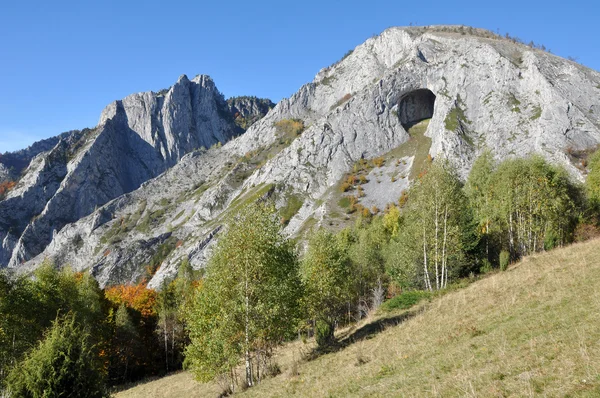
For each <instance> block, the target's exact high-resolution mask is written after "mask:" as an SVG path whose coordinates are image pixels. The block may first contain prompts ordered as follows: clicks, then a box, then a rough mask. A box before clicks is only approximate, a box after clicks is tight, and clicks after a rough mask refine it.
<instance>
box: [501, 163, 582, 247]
mask: <svg viewBox="0 0 600 398" xmlns="http://www.w3.org/2000/svg"><path fill="white" fill-rule="evenodd" d="M490 190H491V192H492V195H491V202H490V204H491V208H492V209H493V211H494V213H493V220H494V221H493V222H495V223H496V225H497V226H498V227H499V228H500V230H501V231H502V242H503V246H504V247H505V248H507V249H508V250H509V252H510V254H511V256H512V257H513V258H517V257H519V256H523V255H527V254H530V253H533V252H536V251H540V250H544V249H549V248H552V247H554V246H562V245H563V244H565V243H566V242H569V241H570V240H571V239H572V234H573V230H574V228H575V226H576V223H577V220H578V217H579V215H580V209H581V204H582V199H581V192H580V189H579V187H578V186H577V185H575V184H573V183H572V182H571V181H570V179H569V177H568V174H567V173H566V171H565V170H564V169H562V168H560V167H557V166H553V165H550V164H548V163H547V162H546V161H545V160H544V159H543V158H541V157H538V156H534V157H532V158H527V159H514V160H507V161H505V162H503V163H501V164H500V165H499V166H498V168H497V170H496V171H495V172H494V173H493V174H492V177H491V186H490Z"/></svg>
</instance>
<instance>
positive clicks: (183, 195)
mask: <svg viewBox="0 0 600 398" xmlns="http://www.w3.org/2000/svg"><path fill="white" fill-rule="evenodd" d="M248 98H250V99H252V98H253V97H248ZM257 100H258V99H256V100H254V101H255V102H254V103H242V102H241V101H238V102H236V101H230V102H229V103H228V102H226V101H225V100H224V99H223V98H222V96H221V95H220V94H218V91H217V90H216V88H215V87H214V83H213V82H212V80H210V78H208V77H207V76H199V77H196V78H195V79H193V80H191V81H190V80H188V79H187V78H186V77H181V78H180V79H179V80H178V82H177V83H176V84H175V85H174V86H173V87H171V88H170V89H169V90H168V91H167V92H164V93H160V94H156V93H140V94H134V95H131V96H129V97H127V98H125V99H123V100H121V101H116V102H114V103H112V104H110V105H109V106H108V107H107V108H106V109H105V110H104V111H103V113H102V116H101V119H100V124H99V126H98V127H97V128H95V129H94V130H93V132H92V133H89V135H84V136H83V137H82V138H81V139H80V140H78V144H77V145H66V144H60V143H59V144H57V145H56V146H55V147H54V148H53V149H52V150H50V151H49V152H45V153H44V154H43V155H40V156H38V157H36V158H35V159H34V160H33V161H32V162H31V165H30V166H29V169H28V171H27V172H26V173H25V175H24V176H23V178H22V179H21V180H20V181H19V184H18V185H17V187H15V189H14V190H13V191H11V192H10V194H9V196H8V197H7V199H6V200H4V201H3V202H0V242H2V248H1V249H0V265H4V266H9V267H11V268H14V269H18V270H20V271H22V272H24V271H27V270H29V269H31V268H33V267H36V266H37V265H38V264H39V263H40V262H41V261H43V260H44V259H45V258H50V259H52V260H54V261H55V262H56V263H57V264H59V265H65V264H70V265H71V266H73V267H74V268H76V269H78V270H90V272H92V273H93V274H94V275H95V276H96V278H98V280H99V281H100V282H101V284H102V285H107V284H112V283H131V282H136V281H140V280H142V279H144V278H146V279H149V280H150V286H153V287H158V286H160V284H161V283H162V281H163V280H165V279H169V278H171V277H172V276H173V275H174V273H175V271H176V269H177V267H178V264H179V263H180V262H181V261H182V260H183V259H185V258H187V259H189V260H190V262H191V263H192V265H193V266H194V267H196V268H198V267H202V266H203V265H204V264H205V263H206V261H207V259H208V258H209V257H210V249H211V247H212V245H214V243H215V241H216V239H218V236H219V231H220V228H221V226H222V225H223V223H224V222H225V221H226V220H227V218H228V217H230V216H231V215H232V214H234V213H235V212H236V211H237V210H239V208H241V206H243V205H245V204H247V203H250V202H252V201H254V200H257V199H259V198H261V197H265V196H269V197H271V198H272V199H273V200H274V201H275V203H276V204H277V206H278V208H279V209H280V212H281V214H282V222H284V223H285V225H286V232H287V233H288V234H290V235H292V236H299V237H302V235H303V234H304V233H305V232H306V231H307V230H308V229H310V228H311V227H314V226H318V225H324V226H328V227H330V228H341V227H342V226H343V225H346V224H347V223H348V222H350V220H349V216H347V215H346V214H345V213H346V211H345V208H344V198H346V200H347V198H348V194H346V193H343V192H341V191H342V190H341V189H340V186H341V184H342V180H344V179H346V178H347V177H348V175H349V174H351V173H352V172H353V170H354V169H355V168H356V167H357V165H358V166H360V167H367V166H365V164H366V163H365V162H366V161H367V160H373V159H380V160H378V161H377V162H373V161H371V162H367V163H368V164H369V166H368V170H367V171H366V172H367V173H368V179H369V183H368V184H365V185H364V197H361V198H359V200H360V203H363V204H364V205H365V206H368V207H369V208H371V207H374V208H379V209H382V208H384V207H385V205H386V204H387V203H392V202H396V201H397V199H398V197H399V195H400V194H401V193H402V191H404V190H405V189H406V188H408V186H409V185H410V183H411V181H412V180H413V179H414V178H415V176H416V174H417V171H418V170H419V168H420V167H421V165H422V163H423V160H424V159H425V158H427V157H428V156H430V157H432V158H438V157H441V158H447V159H448V160H449V161H450V162H451V163H452V164H454V165H455V166H456V167H457V168H458V170H459V172H460V174H461V175H462V176H463V177H465V176H466V175H467V173H468V171H469V169H470V167H471V165H472V163H473V161H474V160H475V159H476V157H477V156H478V155H479V154H480V153H481V152H482V151H483V150H484V149H485V148H489V149H491V150H492V151H493V153H494V155H495V156H496V157H497V158H505V157H511V156H524V155H527V154H531V153H538V154H541V155H542V156H544V157H545V158H547V159H548V160H550V161H552V162H554V163H557V164H561V165H563V166H565V167H566V168H567V170H568V171H569V172H570V173H571V174H572V175H573V177H574V178H577V179H583V178H585V174H586V168H585V162H584V161H582V158H581V156H580V155H579V154H585V153H588V152H589V151H592V150H594V149H595V148H596V147H597V145H598V144H599V143H600V73H598V72H597V71H594V70H591V69H588V68H585V67H583V66H581V65H578V64H576V63H574V62H572V61H568V60H565V59H562V58H560V57H557V56H554V55H552V54H549V53H547V52H544V51H542V50H540V49H537V48H532V47H528V46H526V45H523V44H520V43H516V42H514V41H511V40H508V39H506V38H502V37H499V36H497V35H495V34H493V33H492V32H488V31H485V30H481V29H474V28H467V29H465V28H464V27H457V26H431V27H410V28H390V29H387V30H386V31H384V32H383V33H382V34H381V35H379V36H376V37H373V38H371V39H369V40H367V41H366V42H365V43H363V44H361V45H359V46H358V47H356V48H355V49H354V50H353V51H352V52H349V53H348V54H347V55H346V56H345V57H344V58H343V59H341V60H340V61H339V62H337V63H335V64H334V65H331V66H329V67H326V68H323V69H322V70H321V71H319V73H318V74H317V75H316V77H315V79H314V80H313V81H312V82H311V83H308V84H306V85H304V86H302V87H301V88H300V89H299V90H298V92H296V93H295V94H294V95H292V96H291V97H290V98H286V99H283V100H281V101H280V102H279V103H278V104H277V105H275V106H274V107H272V109H270V110H267V108H271V105H270V104H268V103H266V102H264V101H262V100H258V101H257ZM244 101H246V100H244ZM234 109H235V111H234ZM265 110H267V112H266V114H265V115H264V117H263V116H262V115H263V112H264V111H265ZM246 111H248V112H250V115H251V117H250V118H249V117H248V115H245V114H244V112H246ZM232 113H234V114H233V115H232ZM252 114H253V115H254V116H252ZM237 117H242V118H244V120H237V121H236V118H237ZM252 118H255V119H256V120H254V121H253V123H252V124H251V125H250V126H249V127H248V125H246V127H248V129H247V131H246V132H245V133H243V134H241V132H242V131H243V129H242V128H241V126H243V125H244V124H243V123H245V122H246V121H248V120H250V119H252ZM61 142H62V141H61ZM74 147H77V148H79V149H77V150H76V151H73V150H72V148H74ZM582 156H584V155H582ZM374 164H376V166H374ZM159 249H160V250H159Z"/></svg>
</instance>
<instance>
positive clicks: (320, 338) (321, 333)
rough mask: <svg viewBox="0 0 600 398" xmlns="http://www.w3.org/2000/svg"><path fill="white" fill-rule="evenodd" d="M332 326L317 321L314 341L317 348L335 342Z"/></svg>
mask: <svg viewBox="0 0 600 398" xmlns="http://www.w3.org/2000/svg"><path fill="white" fill-rule="evenodd" d="M333 332H334V328H333V326H332V325H331V324H330V323H328V322H325V321H322V320H318V321H317V322H316V325H315V340H316V341H317V345H318V346H319V347H328V346H331V345H332V344H333V342H334V341H335V337H334V334H333Z"/></svg>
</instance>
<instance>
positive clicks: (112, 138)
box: [0, 76, 241, 267]
mask: <svg viewBox="0 0 600 398" xmlns="http://www.w3.org/2000/svg"><path fill="white" fill-rule="evenodd" d="M240 132H241V130H240V128H239V127H237V126H236V125H235V124H234V123H233V118H232V117H231V115H230V114H229V113H228V110H227V104H226V102H225V100H224V98H223V96H222V95H221V94H220V93H219V91H218V90H217V88H216V87H215V85H214V83H213V81H212V80H211V79H210V78H209V77H207V76H198V77H196V78H195V79H193V80H191V81H190V80H188V79H187V77H185V76H182V77H181V78H180V79H179V80H178V81H177V83H176V84H175V85H174V86H173V87H171V88H170V89H169V90H168V91H167V92H166V94H164V95H159V94H156V93H153V92H147V93H140V94H134V95H131V96H129V97H127V98H125V99H123V100H121V101H115V102H113V103H112V104H110V105H109V106H108V107H107V108H106V109H105V110H104V111H103V112H102V115H101V117H100V123H99V124H98V126H97V127H96V128H95V129H93V130H86V131H84V132H73V133H69V134H66V135H61V136H59V137H55V138H53V139H50V140H46V141H44V142H42V143H38V144H36V145H35V146H34V147H32V148H33V149H32V148H30V150H29V151H26V152H23V153H16V154H6V155H5V156H3V157H4V158H8V159H13V158H15V159H23V160H26V159H27V157H28V156H31V155H34V156H35V157H34V158H33V160H30V161H29V162H30V163H29V166H28V169H27V171H26V173H25V175H24V177H23V178H21V180H20V181H19V182H18V184H17V186H16V187H15V188H14V189H13V190H12V191H11V192H10V193H9V194H8V196H7V198H6V200H4V201H2V202H0V241H1V242H2V247H1V248H0V264H1V265H8V266H10V267H18V266H19V265H20V264H22V263H24V262H26V261H28V260H29V259H31V258H32V257H34V256H36V255H38V254H39V253H41V252H42V251H43V250H44V249H45V248H46V247H47V246H48V244H50V243H51V242H52V240H53V239H54V236H55V234H56V233H57V232H58V231H60V230H61V229H62V228H63V227H64V226H65V225H66V224H69V223H72V222H75V221H77V220H79V219H80V218H82V217H85V216H87V215H88V214H90V213H92V212H93V211H94V210H95V209H96V208H97V207H98V206H101V205H103V204H105V203H107V202H108V201H110V200H111V199H114V198H116V197H118V196H121V195H123V194H125V193H127V192H131V191H133V190H135V189H137V188H139V187H140V185H141V184H142V183H144V182H146V181H148V180H149V179H151V178H153V177H156V176H157V175H159V174H161V173H162V172H164V171H165V170H166V169H167V168H169V167H171V166H173V165H174V164H176V163H177V162H178V161H179V160H180V159H181V157H183V156H184V155H185V154H186V153H188V152H190V151H192V150H193V149H196V148H200V147H203V146H204V147H210V146H212V145H214V144H216V143H225V142H226V141H228V140H229V139H231V138H232V137H234V136H235V135H237V134H239V133H240ZM46 148H50V149H49V150H46V151H44V149H46ZM36 152H37V153H36Z"/></svg>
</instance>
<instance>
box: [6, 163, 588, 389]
mask: <svg viewBox="0 0 600 398" xmlns="http://www.w3.org/2000/svg"><path fill="white" fill-rule="evenodd" d="M599 203H600V155H595V156H593V157H592V158H591V159H590V173H589V176H588V178H587V182H586V185H585V186H583V185H581V184H578V183H576V182H574V181H573V180H571V179H570V178H569V175H568V173H567V172H566V171H565V170H564V169H562V168H561V167H558V166H554V165H551V164H549V163H547V162H546V161H545V160H543V159H542V158H541V157H536V156H533V157H529V158H524V159H512V160H507V161H504V162H501V163H497V162H495V161H494V159H493V157H492V155H491V153H490V152H485V153H484V154H483V155H482V156H481V157H480V158H479V159H478V160H477V161H476V162H475V163H474V165H473V168H472V170H471V173H470V175H469V177H468V178H467V180H466V182H465V183H462V182H461V180H460V178H459V176H458V174H457V172H456V170H455V169H454V168H453V167H452V166H451V165H450V164H449V163H447V162H445V161H441V160H436V161H433V162H430V164H429V165H428V167H427V170H426V171H425V172H423V173H421V174H420V176H419V178H418V179H417V180H416V181H415V182H414V183H413V184H412V186H411V188H410V189H409V191H408V192H407V193H406V194H404V195H403V196H402V198H400V200H399V202H398V203H394V204H390V205H388V206H387V208H386V209H385V211H384V212H382V213H381V214H379V215H372V214H371V213H369V214H364V215H360V216H359V217H357V218H356V221H355V223H354V225H352V226H351V227H348V228H345V229H343V230H341V231H337V232H334V231H328V230H325V229H318V230H315V231H312V232H311V233H310V234H309V236H308V241H307V243H306V244H305V245H304V244H302V245H301V244H299V243H298V242H295V241H293V240H290V239H289V238H287V237H286V236H284V234H283V233H282V228H283V226H282V224H281V222H280V220H279V217H278V216H277V212H276V209H275V207H274V204H273V203H270V202H268V201H266V202H259V203H256V204H253V205H250V206H248V207H247V208H245V209H243V210H242V211H241V212H240V213H239V214H238V215H237V216H236V217H233V218H231V220H230V221H229V222H228V225H227V227H226V228H225V232H224V233H223V234H222V236H221V237H220V239H219V242H218V244H217V246H216V248H215V249H214V252H213V255H212V257H211V259H210V261H209V263H208V265H207V267H206V269H205V270H203V271H202V272H201V273H199V272H198V271H194V270H193V269H192V268H191V266H190V264H189V261H187V260H184V261H182V263H181V266H180V270H179V273H178V276H177V278H175V279H174V280H173V281H172V282H170V283H168V284H165V285H164V286H163V287H162V289H161V290H160V291H158V292H157V291H154V290H151V289H148V288H146V286H145V284H144V283H141V284H139V285H132V286H112V287H109V288H107V289H104V290H102V289H100V288H99V287H98V284H97V282H96V281H95V280H94V279H93V278H92V277H91V276H90V275H89V274H87V273H76V272H73V271H71V270H69V269H62V270H57V269H55V268H54V267H53V265H52V264H49V263H46V264H44V265H43V266H42V267H41V268H39V269H38V270H36V271H35V272H34V273H33V275H32V277H9V276H8V275H7V274H6V273H0V391H2V390H4V391H5V392H7V393H8V394H11V395H10V396H12V397H21V396H22V397H33V396H42V395H43V394H44V392H46V393H48V391H54V392H61V393H65V392H66V391H69V392H70V394H71V395H68V394H67V395H66V396H90V397H93V396H98V397H102V396H107V395H108V393H109V390H108V387H109V386H111V385H118V384H122V383H125V382H128V381H133V380H138V379H140V378H143V377H147V376H150V375H161V374H164V373H166V372H169V371H172V370H176V369H181V368H182V367H186V368H187V369H189V370H191V371H192V372H193V373H194V375H195V376H196V377H197V378H198V379H199V380H201V381H208V380H213V379H216V380H219V381H220V382H221V383H222V385H223V388H224V391H227V392H233V391H235V390H236V389H239V388H246V387H250V386H253V385H255V384H257V383H260V382H261V381H262V380H264V378H265V377H270V376H272V375H275V374H277V373H278V372H279V368H278V366H277V364H276V363H274V361H273V353H274V350H275V349H276V348H277V347H278V346H279V345H280V344H282V343H284V342H285V341H289V340H291V339H294V338H296V337H297V336H298V335H299V334H300V335H304V336H311V337H312V336H314V337H315V340H316V342H317V347H318V350H327V349H328V348H329V347H332V346H334V345H335V344H336V338H335V330H336V328H337V327H339V326H340V325H343V324H349V323H352V322H355V321H357V320H360V319H361V318H363V317H365V316H366V315H367V314H369V313H370V312H372V311H374V310H376V309H377V308H378V307H379V306H380V305H381V304H382V303H383V302H384V300H386V299H388V298H390V297H393V296H395V295H400V296H402V294H407V293H408V292H413V291H429V292H435V291H441V290H443V289H445V288H447V287H448V286H450V285H451V284H452V283H453V282H455V281H457V280H458V279H460V278H463V277H467V276H469V275H474V274H479V273H485V272H488V271H489V270H491V269H494V268H499V269H505V268H506V267H507V266H508V264H509V262H511V261H515V260H517V259H519V258H520V257H522V256H525V255H528V254H531V253H534V252H538V251H543V250H549V249H552V248H554V247H557V246H562V245H565V244H568V243H570V242H573V241H574V240H577V239H583V238H585V237H589V236H592V235H594V234H595V233H596V231H597V225H598V218H597V214H599V212H598V209H599V207H600V205H599ZM301 246H302V250H301ZM300 253H302V255H300ZM74 386H77V388H75V387H74Z"/></svg>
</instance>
